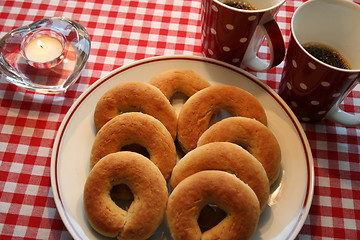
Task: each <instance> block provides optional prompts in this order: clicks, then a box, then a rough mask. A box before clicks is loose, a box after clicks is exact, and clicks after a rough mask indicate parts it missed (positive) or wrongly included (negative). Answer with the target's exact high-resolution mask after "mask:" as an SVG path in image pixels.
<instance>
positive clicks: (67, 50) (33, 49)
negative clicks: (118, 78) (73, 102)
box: [0, 17, 90, 93]
mask: <svg viewBox="0 0 360 240" xmlns="http://www.w3.org/2000/svg"><path fill="white" fill-rule="evenodd" d="M89 54H90V38H89V35H88V33H87V31H86V29H85V28H84V27H83V26H82V25H80V24H79V23H77V22H75V21H73V20H70V19H68V18H64V17H52V18H43V19H40V20H38V21H35V22H33V23H31V24H29V25H26V26H23V27H20V28H17V29H15V30H13V31H11V32H9V33H8V34H6V35H5V36H3V37H2V38H1V39H0V77H1V79H4V80H6V81H8V82H10V83H12V84H15V85H17V86H19V87H21V88H25V89H26V90H30V91H35V92H40V93H63V92H65V91H66V90H67V89H68V88H69V87H70V86H71V85H72V84H73V83H74V82H76V81H77V79H78V78H79V76H80V73H81V71H82V70H83V68H84V66H85V64H86V62H87V60H88V57H89Z"/></svg>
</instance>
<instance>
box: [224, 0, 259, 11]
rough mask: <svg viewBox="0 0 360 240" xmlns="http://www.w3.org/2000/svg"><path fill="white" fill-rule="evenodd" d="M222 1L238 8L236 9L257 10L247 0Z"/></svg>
mask: <svg viewBox="0 0 360 240" xmlns="http://www.w3.org/2000/svg"><path fill="white" fill-rule="evenodd" d="M222 2H223V3H225V4H226V5H228V6H230V7H234V8H238V9H245V10H257V8H256V7H255V6H254V5H253V4H252V3H250V2H248V1H241V0H223V1H222Z"/></svg>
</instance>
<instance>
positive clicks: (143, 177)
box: [84, 151, 168, 240]
mask: <svg viewBox="0 0 360 240" xmlns="http://www.w3.org/2000/svg"><path fill="white" fill-rule="evenodd" d="M120 183H123V184H126V185H128V186H129V187H130V189H131V190H132V192H133V193H134V200H133V202H132V204H131V205H130V207H129V209H128V210H127V211H125V210H124V209H122V208H120V207H118V206H117V205H116V204H115V202H113V201H112V199H111V197H110V190H111V188H112V187H113V186H114V185H117V184H120ZM167 199H168V191H167V187H166V181H165V179H164V177H163V176H162V174H161V172H160V171H159V169H158V168H157V167H156V166H155V164H153V163H152V162H151V161H149V159H147V158H146V157H144V156H142V155H140V154H138V153H134V152H127V151H124V152H117V153H112V154H109V155H107V156H105V157H104V158H102V159H101V161H99V162H98V164H96V165H95V166H94V168H93V169H92V170H91V171H90V174H89V176H88V178H87V180H86V183H85V188H84V208H85V213H86V215H87V218H88V220H89V222H90V224H91V226H92V227H93V228H94V229H95V230H96V231H97V232H99V233H101V234H102V235H104V236H107V237H117V239H119V240H120V239H124V240H125V239H126V240H129V239H134V240H135V239H139V240H143V239H147V238H148V237H150V236H151V235H152V234H153V233H154V232H155V230H156V229H157V227H158V226H159V225H160V224H161V222H162V219H163V217H164V214H165V209H166V203H167Z"/></svg>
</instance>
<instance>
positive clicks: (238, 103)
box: [51, 56, 314, 240]
mask: <svg viewBox="0 0 360 240" xmlns="http://www.w3.org/2000/svg"><path fill="white" fill-rule="evenodd" d="M51 185H52V190H53V193H54V199H55V203H56V207H57V210H58V212H59V214H60V216H61V218H62V220H63V222H64V224H65V226H66V228H67V230H68V231H69V233H70V235H71V236H72V237H73V238H74V239H124V240H125V239H160V240H171V239H229V240H230V239H231V240H234V239H267V240H268V239H294V238H296V236H297V235H298V233H299V231H300V230H301V228H302V226H303V224H304V222H305V220H306V218H307V215H308V212H309V209H310V206H311V202H312V198H313V188H314V166H313V158H312V155H311V149H310V146H309V143H308V140H307V138H306V135H305V133H304V131H303V129H302V127H301V124H300V123H299V122H298V120H297V119H296V117H295V115H294V114H293V113H292V111H291V110H290V108H289V107H288V106H287V105H286V103H285V102H284V101H283V100H282V99H281V98H280V97H279V96H278V95H277V93H276V92H275V91H274V90H272V89H271V88H270V87H269V86H267V85H266V84H264V83H263V82H261V81H260V80H259V79H257V78H256V77H254V76H253V75H251V74H250V73H248V72H246V71H244V70H242V69H240V68H237V67H234V66H232V65H230V64H227V63H223V62H220V61H217V60H213V59H209V58H204V57H197V56H161V57H152V58H147V59H143V60H140V61H136V62H133V63H131V64H128V65H124V66H122V67H120V68H118V69H115V70H114V71H112V72H110V73H109V74H107V75H106V76H104V77H102V78H101V79H99V80H98V81H96V82H95V83H94V84H92V85H91V86H90V87H89V88H88V89H87V90H86V91H85V92H83V93H82V95H81V96H80V97H79V98H78V99H77V100H76V101H75V103H74V104H73V105H72V106H71V108H70V110H69V111H68V113H67V114H66V116H65V118H64V120H63V121H62V124H61V126H60V128H59V130H58V133H57V136H56V139H55V142H54V147H53V152H52V157H51Z"/></svg>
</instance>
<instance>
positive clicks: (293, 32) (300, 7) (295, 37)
mask: <svg viewBox="0 0 360 240" xmlns="http://www.w3.org/2000/svg"><path fill="white" fill-rule="evenodd" d="M214 1H215V0H214ZM317 2H326V3H329V2H336V3H340V4H342V5H344V6H345V5H349V6H350V7H352V8H353V7H358V8H359V14H360V5H358V4H356V3H354V2H351V1H343V0H310V1H307V2H305V3H303V4H302V5H300V6H299V7H298V8H297V9H296V10H295V12H294V14H293V16H292V18H291V35H292V37H293V38H294V40H295V42H296V44H297V45H298V46H299V47H300V49H301V50H302V51H303V52H304V53H305V54H306V55H307V56H309V57H310V58H311V59H313V60H314V61H316V62H317V63H319V64H321V65H323V66H325V67H328V68H331V69H333V70H336V71H341V72H346V73H357V72H360V68H356V69H346V68H338V67H334V66H332V65H330V64H327V63H325V62H323V61H321V60H319V59H317V58H316V57H314V56H313V55H311V54H310V53H309V52H308V51H306V50H305V48H304V47H303V45H302V44H301V43H300V41H299V39H298V37H297V36H296V34H295V30H294V29H295V28H294V21H295V15H297V13H298V12H299V11H301V9H302V8H304V7H306V6H307V5H312V4H316V3H317Z"/></svg>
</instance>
